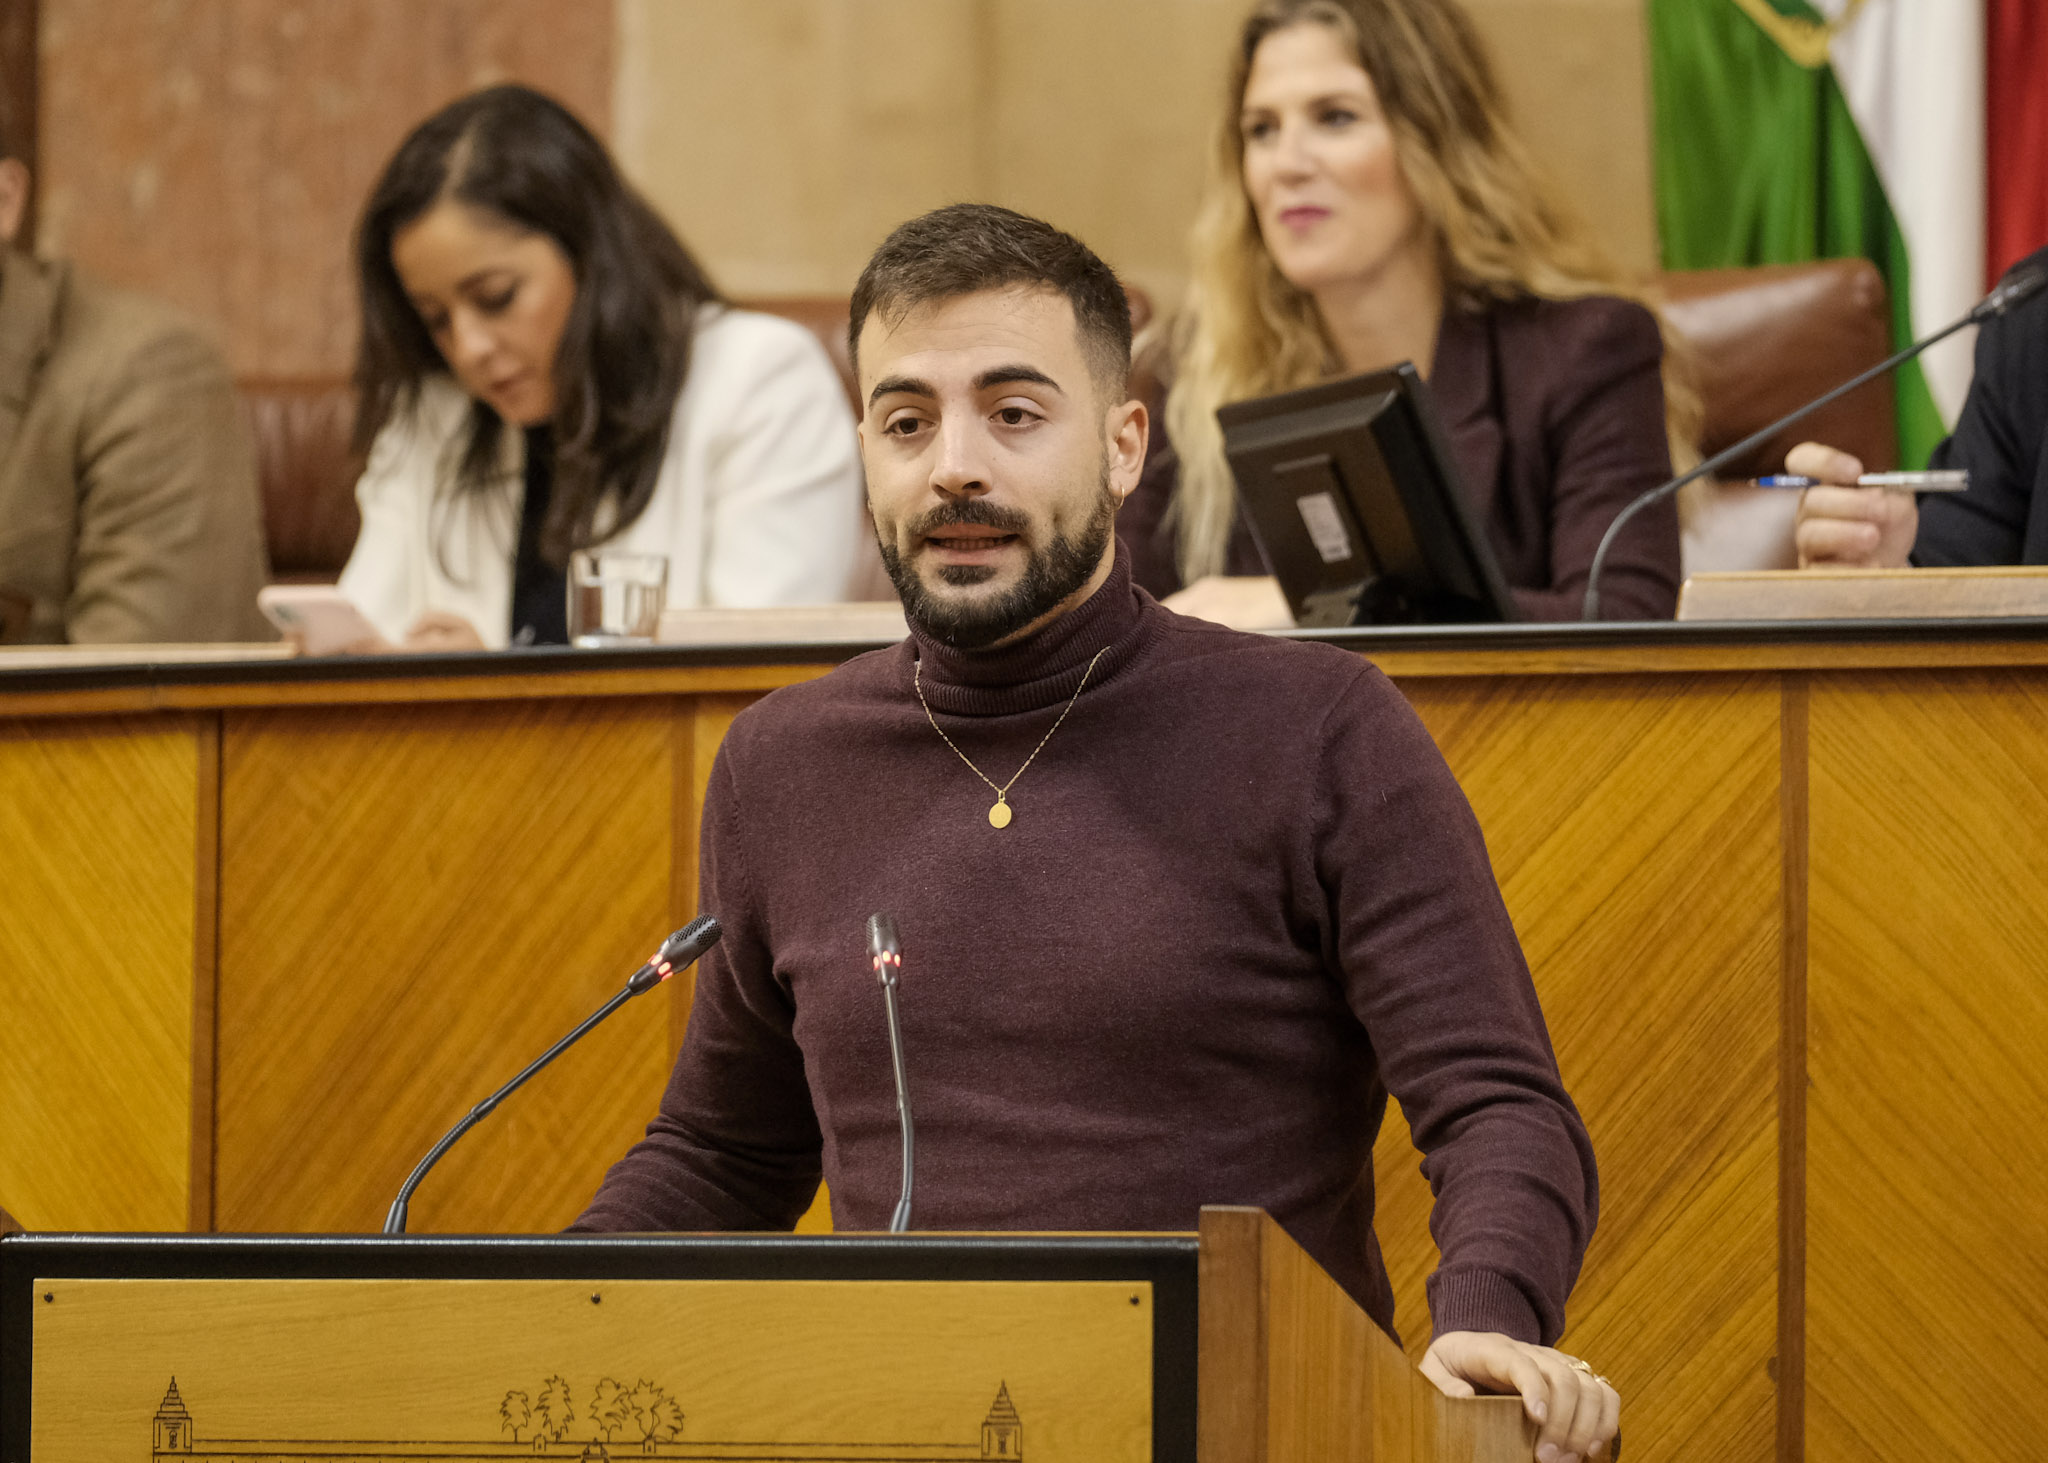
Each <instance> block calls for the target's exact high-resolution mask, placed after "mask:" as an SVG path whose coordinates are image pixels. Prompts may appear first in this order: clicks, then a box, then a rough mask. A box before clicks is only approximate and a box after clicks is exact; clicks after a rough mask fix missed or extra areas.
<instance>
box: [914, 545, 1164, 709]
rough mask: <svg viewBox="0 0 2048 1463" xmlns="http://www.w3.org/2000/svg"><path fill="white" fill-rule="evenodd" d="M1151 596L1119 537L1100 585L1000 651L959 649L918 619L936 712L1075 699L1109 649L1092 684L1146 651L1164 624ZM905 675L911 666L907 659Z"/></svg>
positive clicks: (918, 647) (917, 640)
mask: <svg viewBox="0 0 2048 1463" xmlns="http://www.w3.org/2000/svg"><path fill="white" fill-rule="evenodd" d="M1150 604H1151V596H1150V595H1148V594H1146V593H1145V592H1144V591H1143V590H1142V589H1139V588H1138V587H1137V586H1136V585H1134V584H1132V583H1131V559H1130V554H1129V552H1128V551H1127V550H1126V549H1125V548H1124V545H1123V541H1122V540H1121V539H1119V540H1117V543H1116V559H1115V562H1114V563H1113V564H1112V565H1111V567H1110V571H1109V578H1108V579H1107V580H1105V581H1104V582H1103V585H1102V587H1101V588H1100V589H1098V590H1096V591H1095V593H1093V594H1091V595H1090V596H1088V598H1087V599H1086V600H1084V601H1082V603H1081V604H1079V605H1077V606H1076V607H1075V608H1073V609H1071V610H1069V611H1068V612H1067V613H1066V614H1064V615H1061V616H1060V617H1059V618H1058V619H1056V620H1054V621H1053V622H1052V623H1051V624H1049V625H1046V626H1044V627H1042V628H1040V629H1039V630H1037V631H1035V632H1033V633H1032V634H1030V635H1027V636H1026V637H1025V638H1024V639H1022V640H1019V641H1017V642H1015V643H1014V644H1011V645H1005V646H1003V647H1002V648H1001V649H999V650H956V649H954V648H953V647H952V646H949V645H944V644H941V643H940V642H939V641H938V640H935V639H934V638H932V636H931V635H930V634H929V633H927V632H926V630H925V629H924V627H923V626H921V625H920V624H918V623H917V621H916V620H915V619H913V620H912V621H911V622H910V640H909V642H908V644H909V648H910V652H911V656H912V657H914V658H915V659H916V660H918V661H920V662H922V664H923V673H922V676H921V683H922V686H923V689H924V697H925V700H926V701H927V702H929V703H930V705H931V708H932V710H934V711H944V712H947V713H949V714H951V715H955V716H1014V715H1017V714H1018V713H1021V712H1029V711H1037V710H1039V709H1040V708H1042V707H1046V706H1056V705H1059V704H1060V703H1062V702H1065V701H1066V700H1068V699H1069V698H1070V697H1072V696H1073V694H1074V692H1075V691H1076V690H1077V689H1079V687H1080V685H1081V677H1082V676H1083V675H1087V674H1088V663H1089V662H1090V661H1091V660H1095V656H1096V654H1097V652H1102V651H1105V650H1106V653H1104V654H1103V656H1102V659H1101V660H1099V661H1096V662H1095V671H1094V674H1092V675H1088V685H1089V687H1090V688H1091V689H1092V688H1094V687H1096V686H1099V685H1101V684H1102V683H1103V682H1104V681H1107V680H1108V679H1109V678H1110V677H1111V676H1113V675H1115V674H1116V673H1117V671H1118V670H1119V669H1120V668H1121V667H1122V666H1124V665H1125V664H1126V663H1127V662H1129V660H1130V659H1131V657H1132V656H1134V655H1136V654H1137V652H1138V651H1139V650H1141V649H1142V648H1143V647H1144V645H1145V642H1146V641H1148V640H1149V639H1150V638H1151V636H1152V635H1153V634H1154V633H1155V632H1156V631H1157V629H1158V626H1159V625H1160V624H1162V623H1163V622H1164V616H1162V615H1159V614H1157V613H1156V612H1155V613H1153V614H1149V615H1148V614H1146V613H1145V611H1146V608H1147V606H1148V605H1150ZM903 670H904V677H905V679H906V680H907V679H908V678H909V675H910V671H911V667H910V665H909V663H908V660H906V663H905V665H904V668H903Z"/></svg>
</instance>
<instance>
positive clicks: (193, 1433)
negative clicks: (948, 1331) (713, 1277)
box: [150, 1375, 1024, 1463]
mask: <svg viewBox="0 0 2048 1463" xmlns="http://www.w3.org/2000/svg"><path fill="white" fill-rule="evenodd" d="M977 1410H978V1409H977ZM483 1411H484V1409H482V1408H479V1414H480V1415H482V1413H483ZM496 1420H497V1423H498V1434H497V1436H495V1437H491V1436H486V1435H483V1434H482V1433H481V1431H480V1434H479V1436H478V1437H476V1438H474V1439H457V1440H443V1439H428V1438H367V1437H358V1438H304V1437H298V1436H295V1435H294V1434H295V1433H296V1431H297V1429H294V1428H293V1427H292V1425H291V1422H290V1420H289V1419H288V1418H280V1419H278V1422H279V1424H280V1426H279V1427H278V1430H277V1433H276V1435H274V1436H271V1437H264V1438H214V1437H202V1436H200V1435H199V1434H198V1431H197V1424H196V1422H195V1419H194V1416H193V1413H192V1412H191V1410H190V1407H189V1406H188V1404H187V1403H186V1401H185V1398H184V1396H183V1395H182V1394H181V1393H180V1392H179V1390H178V1381H177V1378H176V1377H173V1378H172V1379H171V1382H170V1386H169V1387H168V1388H166V1389H165V1391H164V1396H163V1401H162V1402H160V1403H159V1404H158V1405H157V1410H156V1415H155V1416H154V1417H153V1418H151V1419H150V1456H151V1463H187V1460H190V1463H276V1460H278V1459H281V1458H290V1459H292V1460H294V1463H300V1460H307V1463H398V1460H403V1463H476V1460H487V1459H515V1458H518V1459H524V1458H529V1457H531V1456H532V1455H534V1454H536V1453H538V1454H546V1455H551V1456H553V1457H556V1458H570V1457H574V1458H577V1459H579V1460H580V1463H615V1460H620V1459H625V1458H634V1457H646V1458H657V1459H676V1460H679V1463H688V1460H698V1459H702V1460H710V1459H743V1458H762V1459H771V1458H772V1459H775V1460H778V1463H783V1460H786V1463H976V1460H999V1463H1022V1460H1023V1458H1024V1423H1023V1419H1022V1418H1021V1417H1019V1415H1018V1413H1017V1407H1016V1404H1015V1403H1014V1402H1012V1401H1011V1400H1010V1387H1009V1383H1008V1382H998V1383H997V1386H996V1392H995V1400H994V1401H993V1402H992V1403H990V1404H989V1406H988V1408H987V1410H986V1412H985V1413H984V1414H983V1415H982V1417H981V1421H980V1424H979V1428H978V1437H976V1434H975V1433H974V1432H972V1431H970V1430H969V1429H966V1428H963V1429H962V1432H963V1434H965V1435H966V1437H967V1438H971V1439H974V1440H971V1441H970V1440H962V1441H946V1440H943V1439H933V1440H931V1441H925V1442H889V1443H872V1442H852V1441H845V1440H838V1441H834V1440H820V1441H815V1442H789V1441H781V1440H776V1441H768V1440H749V1439H745V1438H708V1439H695V1438H690V1437H687V1436H685V1427H686V1424H687V1422H688V1415H687V1414H686V1413H685V1412H684V1411H683V1408H682V1404H681V1403H680V1401H678V1400H677V1399H676V1398H675V1397H674V1396H673V1395H671V1394H670V1392H669V1391H668V1389H667V1388H665V1387H663V1386H662V1385H660V1384H659V1383H656V1382H651V1381H647V1380H637V1381H634V1382H630V1383H628V1382H621V1381H618V1380H616V1379H614V1378H611V1377H603V1378H600V1379H599V1380H598V1382H597V1383H596V1385H595V1386H594V1387H591V1388H588V1389H586V1390H581V1391H579V1390H578V1389H577V1388H576V1387H575V1386H573V1385H572V1384H571V1383H570V1382H569V1381H568V1380H567V1379H565V1378H564V1377H562V1376H560V1375H555V1376H550V1377H548V1378H546V1379H545V1380H544V1381H543V1382H542V1383H541V1384H540V1385H539V1386H538V1387H536V1388H532V1389H528V1388H526V1387H512V1388H509V1389H507V1390H506V1392H505V1393H504V1395H503V1396H502V1397H501V1398H500V1399H499V1401H498V1404H497V1408H496Z"/></svg>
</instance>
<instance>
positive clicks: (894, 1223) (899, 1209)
mask: <svg viewBox="0 0 2048 1463" xmlns="http://www.w3.org/2000/svg"><path fill="white" fill-rule="evenodd" d="M868 959H869V961H871V962H872V963H873V965H874V967H875V979H876V980H878V981H880V982H881V984H882V1004H883V1006H884V1007H885V1008H887V1010H888V1013H889V1062H890V1065H891V1066H893V1067H894V1068H895V1070H896V1119H897V1122H898V1123H899V1124H901V1126H902V1128H903V1189H902V1192H901V1193H899V1194H898V1195H897V1196H896V1212H895V1214H893V1215H892V1216H890V1219H889V1233H891V1234H902V1233H903V1232H904V1231H905V1230H907V1229H909V1228H910V1189H911V1180H912V1178H913V1177H914V1176H915V1174H916V1171H917V1134H916V1131H915V1130H914V1129H913V1128H912V1127H911V1123H910V1087H909V1084H908V1083H906V1082H905V1081H904V1079H903V1027H902V1025H901V1024H900V1023H899V1022H898V1021H897V1019H896V975H897V972H898V971H900V970H902V969H903V942H902V941H900V940H898V939H897V938H896V921H895V920H893V919H891V918H890V917H889V916H888V915H886V914H871V915H869V916H868Z"/></svg>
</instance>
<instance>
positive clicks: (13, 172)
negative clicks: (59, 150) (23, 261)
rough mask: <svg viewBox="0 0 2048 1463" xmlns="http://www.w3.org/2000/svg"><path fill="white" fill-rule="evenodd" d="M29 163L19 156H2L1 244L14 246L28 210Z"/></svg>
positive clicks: (0, 176) (0, 185) (0, 174)
mask: <svg viewBox="0 0 2048 1463" xmlns="http://www.w3.org/2000/svg"><path fill="white" fill-rule="evenodd" d="M29 186H30V181H29V175H28V164H27V163H25V162H23V161H22V160H21V159H20V158H18V157H4V158H0V245H5V246H7V247H9V248H12V247H13V245H14V239H15V235H17V234H19V233H20V232H21V220H22V217H23V216H24V215H25V214H27V212H28V191H29Z"/></svg>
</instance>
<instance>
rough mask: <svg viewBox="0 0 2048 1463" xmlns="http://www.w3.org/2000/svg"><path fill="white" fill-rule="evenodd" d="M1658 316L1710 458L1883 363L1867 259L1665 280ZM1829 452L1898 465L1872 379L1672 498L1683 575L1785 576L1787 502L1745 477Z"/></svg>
mask: <svg viewBox="0 0 2048 1463" xmlns="http://www.w3.org/2000/svg"><path fill="white" fill-rule="evenodd" d="M1660 283H1661V287H1662V293H1663V298H1664V314H1665V318H1666V319H1668V320H1669V321H1670V322H1671V323H1672V324H1673V325H1674V326H1676V327H1677V329H1678V332H1679V334H1680V335H1681V336H1683V337H1684V338H1685V340H1686V341H1687V343H1688V344H1689V345H1690V346H1691V347H1692V354H1693V361H1692V366H1693V372H1694V377H1695V379H1696V380H1697V382H1698V384H1699V388H1700V395H1701V398H1702V404H1703V405H1704V406H1705V408H1706V421H1705V424H1704V429H1703V431H1702V433H1701V441H1700V452H1701V455H1702V456H1712V455H1713V454H1714V453H1716V452H1719V451H1721V450H1722V449H1723V448H1725V447H1730V446H1733V445H1734V444H1735V443H1737V442H1739V441H1741V440H1742V439H1743V438H1745V437H1747V436H1749V435H1750V434H1752V433H1754V432H1757V431H1761V430H1762V429H1763V428H1764V427H1766V426H1768V425H1770V423H1772V422H1773V421H1775V420H1777V419H1778V418H1779V417H1781V416H1783V415H1784V414H1785V413H1786V412H1788V411H1790V410H1792V409H1793V408H1794V407H1796V406H1798V405H1800V404H1801V403H1802V402H1806V401H1811V400H1812V399H1813V398H1814V397H1817V396H1820V395H1822V394H1824V393H1825V392H1826V391H1828V390H1829V389H1830V388H1832V387H1834V386H1837V385H1840V384H1841V383H1842V382H1844V381H1846V380H1848V379H1849V378H1850V377H1852V376H1854V375H1856V374H1857V373H1858V372H1859V371H1863V370H1865V369H1867V368H1869V367H1871V366H1874V365H1876V364H1877V363H1878V362H1879V361H1881V360H1883V359H1884V358H1885V356H1886V355H1888V354H1889V353H1890V351H1891V317H1890V308H1889V303H1888V298H1887V296H1886V293H1885V287H1884V280H1883V278H1882V277H1881V276H1880V275H1879V274H1878V272H1877V269H1876V267H1875V266H1874V265H1872V264H1871V263H1870V261H1869V260H1867V259H1827V260H1822V261H1820V262H1818V263H1814V264H1781V265H1767V266H1763V267H1760V268H1756V269H1708V270H1698V271H1693V272H1684V273H1673V274H1667V275H1665V276H1663V278H1662V280H1661V282H1660ZM1805 441H1816V442H1827V443H1830V444H1832V445H1834V446H1836V447H1840V448H1843V449H1844V450H1846V451H1848V452H1852V453H1854V454H1855V455H1856V456H1857V457H1859V458H1861V459H1862V461H1863V464H1864V466H1865V467H1866V468H1868V469H1870V470H1872V471H1882V470H1884V469H1886V468H1889V467H1890V466H1891V465H1892V462H1893V459H1894V456H1895V455H1896V452H1897V448H1896V445H1895V443H1896V439H1895V433H1894V411H1893V406H1892V383H1891V379H1890V378H1889V377H1885V378H1883V379H1880V380H1877V381H1873V382H1872V383H1871V384H1870V385H1868V386H1865V387H1862V388H1860V389H1859V390H1857V391H1855V392H1852V393H1851V394H1850V395H1848V396H1845V397H1843V398H1842V400H1840V401H1838V402H1836V403H1834V404H1833V405H1832V406H1829V407H1826V408H1823V409H1822V410H1821V411H1819V412H1816V413H1815V414H1814V415H1813V416H1811V417H1809V418H1808V419H1807V420H1806V421H1804V422H1802V423H1800V424H1799V425H1798V426H1796V427H1793V428H1791V429H1789V430H1788V431H1784V432H1780V433H1778V434H1777V435H1776V436H1774V437H1772V438H1770V439H1769V440H1768V441H1767V442H1765V443H1764V445H1763V446H1761V447H1758V448H1755V449H1753V450H1752V451H1750V452H1749V453H1747V454H1746V455H1744V456H1743V457H1742V458H1740V459H1739V460H1738V461H1736V462H1734V463H1732V464H1730V466H1729V467H1728V468H1726V469H1725V470H1724V471H1723V472H1722V473H1721V474H1720V480H1719V481H1717V482H1701V483H1695V484H1694V485H1692V486H1691V487H1689V488H1687V489H1686V490H1685V491H1684V492H1683V493H1682V494H1681V497H1680V502H1679V517H1680V521H1681V523H1682V525H1683V533H1684V559H1685V570H1686V572H1687V573H1688V574H1691V573H1697V572H1699V571H1702V570H1737V569H1789V568H1791V567H1793V565H1794V563H1795V561H1796V557H1797V556H1796V554H1795V552H1794V550H1793V546H1792V524H1793V519H1794V517H1795V516H1796V514H1797V513H1798V510H1799V499H1798V495H1797V494H1796V493H1788V492H1783V491H1780V490H1776V489H1770V488H1755V487H1750V486H1748V485H1747V483H1746V482H1745V481H1743V480H1744V479H1748V478H1754V477H1759V476H1762V475H1764V474H1766V473H1774V472H1782V471H1783V470H1784V466H1785V454H1786V453H1787V452H1789V451H1791V449H1792V448H1794V447H1796V446H1797V445H1798V444H1799V443H1801V442H1805Z"/></svg>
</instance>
